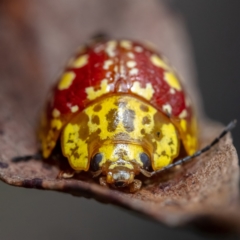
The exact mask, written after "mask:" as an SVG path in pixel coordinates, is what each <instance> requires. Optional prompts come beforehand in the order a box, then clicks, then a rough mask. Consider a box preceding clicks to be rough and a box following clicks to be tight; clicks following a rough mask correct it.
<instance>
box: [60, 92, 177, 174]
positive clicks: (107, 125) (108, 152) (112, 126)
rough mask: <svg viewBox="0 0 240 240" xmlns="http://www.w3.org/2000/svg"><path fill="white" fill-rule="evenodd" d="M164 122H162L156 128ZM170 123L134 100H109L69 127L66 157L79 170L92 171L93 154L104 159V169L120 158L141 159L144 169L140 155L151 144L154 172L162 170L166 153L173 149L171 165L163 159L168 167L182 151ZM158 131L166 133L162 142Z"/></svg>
mask: <svg viewBox="0 0 240 240" xmlns="http://www.w3.org/2000/svg"><path fill="white" fill-rule="evenodd" d="M136 110H137V115H136ZM156 114H158V116H157V119H155V116H156ZM160 118H161V122H160V123H157V124H156V120H159V119H160ZM167 121H168V119H167V118H166V117H164V115H163V114H162V115H161V114H160V116H159V113H158V112H157V110H156V109H155V108H153V107H152V106H150V105H148V104H146V103H143V102H141V101H139V100H138V99H136V98H134V97H126V96H124V95H123V96H114V97H108V98H105V99H103V100H101V101H99V102H98V103H96V104H93V105H91V106H89V107H87V108H86V109H85V110H84V111H83V112H82V113H79V115H77V116H76V117H75V118H73V119H72V120H71V121H70V122H69V123H68V124H67V125H66V127H65V128H64V131H63V135H62V148H63V153H64V155H65V156H66V157H67V158H68V159H69V162H70V165H71V166H72V168H74V169H75V170H87V169H88V167H89V163H88V161H87V159H89V157H90V156H91V155H92V154H93V153H91V151H93V152H94V151H95V152H101V154H102V155H103V159H102V161H101V163H100V165H102V164H104V163H105V162H106V161H107V160H111V161H117V160H118V159H119V158H121V159H124V160H133V159H135V160H136V159H137V161H138V162H139V164H140V165H141V164H142V162H141V160H140V157H139V156H140V153H141V152H143V151H145V150H144V146H145V145H146V142H149V143H148V144H153V147H154V152H153V155H154V159H153V160H152V161H153V166H154V168H155V167H158V165H157V164H158V163H157V162H158V159H159V158H160V159H162V158H163V157H161V155H162V154H161V151H162V149H170V150H168V151H167V156H168V161H167V160H165V158H164V159H162V163H161V164H162V165H164V166H165V165H166V164H167V163H168V162H169V161H172V159H173V157H174V156H175V155H176V153H178V148H179V143H178V138H177V132H176V130H175V127H174V126H173V124H171V123H167ZM159 124H160V125H159ZM136 126H137V127H136ZM156 127H157V128H158V131H161V132H162V137H161V138H159V137H157V136H156V134H155V132H156V130H155V128H156ZM144 139H145V140H144ZM124 141H125V143H124ZM126 141H127V142H126ZM89 142H90V143H91V144H90V145H89ZM114 142H117V143H118V142H119V143H118V144H114ZM170 142H172V144H170V145H171V146H170V147H169V146H168V145H169V143H170ZM100 143H101V144H100ZM131 143H133V144H131ZM97 146H98V147H99V149H98V147H97ZM86 149H88V150H86ZM91 149H93V150H91ZM97 149H98V150H97ZM169 151H171V152H169ZM123 152H125V153H126V154H125V153H124V154H123ZM89 155H90V156H89ZM164 156H165V155H164ZM165 157H166V156H165ZM155 165H156V166H155ZM162 165H161V166H162Z"/></svg>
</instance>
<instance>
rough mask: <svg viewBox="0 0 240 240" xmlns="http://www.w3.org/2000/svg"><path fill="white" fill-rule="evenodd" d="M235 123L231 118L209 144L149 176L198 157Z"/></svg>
mask: <svg viewBox="0 0 240 240" xmlns="http://www.w3.org/2000/svg"><path fill="white" fill-rule="evenodd" d="M236 124H237V120H233V121H231V122H230V123H229V124H228V125H227V126H226V127H225V128H224V130H223V131H222V133H221V134H220V135H219V136H218V137H217V138H215V139H214V140H213V141H212V142H211V143H210V144H209V145H207V146H206V147H204V148H202V149H201V150H199V151H197V152H195V153H194V154H193V155H190V156H187V157H184V158H182V159H179V160H178V161H176V162H174V163H172V164H169V165H168V166H166V167H164V168H162V169H160V170H158V171H154V172H151V176H154V175H156V174H158V173H160V172H163V171H165V170H168V169H170V168H173V167H175V166H178V165H181V164H183V163H186V162H189V161H190V160H192V159H193V158H195V157H198V156H199V155H201V154H202V153H204V152H206V151H208V150H209V149H210V148H212V147H213V146H214V145H215V144H216V143H218V142H219V140H220V139H221V138H223V137H224V136H225V135H226V134H227V133H228V132H229V131H231V130H232V129H233V128H234V127H235V126H236Z"/></svg>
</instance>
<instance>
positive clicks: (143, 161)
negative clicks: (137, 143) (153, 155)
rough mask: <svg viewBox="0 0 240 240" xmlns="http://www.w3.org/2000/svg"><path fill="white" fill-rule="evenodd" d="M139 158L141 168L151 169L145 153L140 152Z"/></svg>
mask: <svg viewBox="0 0 240 240" xmlns="http://www.w3.org/2000/svg"><path fill="white" fill-rule="evenodd" d="M140 160H141V162H142V164H143V169H145V170H150V169H151V160H150V158H149V156H148V155H147V154H146V153H141V154H140Z"/></svg>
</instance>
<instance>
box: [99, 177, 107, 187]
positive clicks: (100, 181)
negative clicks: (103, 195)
mask: <svg viewBox="0 0 240 240" xmlns="http://www.w3.org/2000/svg"><path fill="white" fill-rule="evenodd" d="M99 183H100V185H101V186H104V187H107V186H108V184H107V178H106V177H100V178H99Z"/></svg>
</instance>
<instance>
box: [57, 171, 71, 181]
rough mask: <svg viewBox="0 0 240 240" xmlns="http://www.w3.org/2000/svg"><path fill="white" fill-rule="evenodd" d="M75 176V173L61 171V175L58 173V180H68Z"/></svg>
mask: <svg viewBox="0 0 240 240" xmlns="http://www.w3.org/2000/svg"><path fill="white" fill-rule="evenodd" d="M74 174H75V172H74V171H68V172H66V171H60V172H59V173H58V176H57V178H58V179H62V178H63V179H67V178H72V177H73V176H74Z"/></svg>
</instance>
